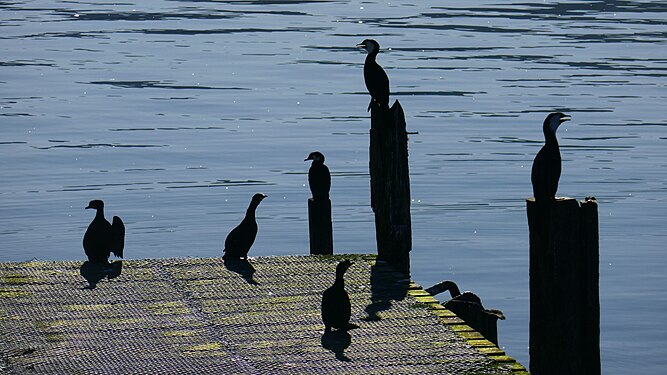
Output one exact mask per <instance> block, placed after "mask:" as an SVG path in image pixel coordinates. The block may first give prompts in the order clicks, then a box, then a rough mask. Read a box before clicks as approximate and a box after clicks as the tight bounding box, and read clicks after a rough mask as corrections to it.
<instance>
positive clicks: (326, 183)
mask: <svg viewBox="0 0 667 375" xmlns="http://www.w3.org/2000/svg"><path fill="white" fill-rule="evenodd" d="M308 160H312V161H313V163H312V164H311V165H310V169H309V170H308V185H309V186H310V192H311V193H312V194H313V199H315V200H324V199H329V190H330V189H331V173H330V172H329V168H328V167H327V166H326V165H324V155H323V154H322V153H321V152H318V151H314V152H311V153H310V155H308V157H307V158H305V159H303V161H308Z"/></svg>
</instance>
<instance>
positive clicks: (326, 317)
mask: <svg viewBox="0 0 667 375" xmlns="http://www.w3.org/2000/svg"><path fill="white" fill-rule="evenodd" d="M351 265H352V262H350V261H349V260H344V261H342V262H340V263H338V265H337V266H336V281H335V282H334V284H333V285H332V286H330V287H329V288H328V289H327V290H325V291H324V293H323V294H322V321H323V322H324V327H325V329H324V332H325V333H326V332H330V331H331V328H336V329H339V330H340V329H343V330H348V329H352V328H357V325H355V324H350V317H351V316H352V305H351V304H350V297H349V296H348V295H347V292H346V291H345V281H344V275H345V271H347V269H348V268H350V266H351Z"/></svg>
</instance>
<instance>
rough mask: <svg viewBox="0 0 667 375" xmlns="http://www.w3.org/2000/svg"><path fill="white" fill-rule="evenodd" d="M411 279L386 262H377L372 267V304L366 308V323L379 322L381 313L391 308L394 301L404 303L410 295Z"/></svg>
mask: <svg viewBox="0 0 667 375" xmlns="http://www.w3.org/2000/svg"><path fill="white" fill-rule="evenodd" d="M409 287H410V278H409V277H408V276H405V275H403V274H402V273H400V272H397V271H396V270H394V268H392V267H391V266H390V265H388V264H386V263H385V262H381V261H377V262H376V263H375V265H373V266H372V267H371V303H370V304H369V305H368V306H366V309H365V311H366V314H367V316H366V317H365V318H363V320H364V321H367V322H373V321H379V320H381V319H382V318H380V316H379V315H378V313H379V312H381V311H386V310H389V309H390V308H391V303H392V301H402V300H403V299H404V298H405V296H407V294H408V289H409Z"/></svg>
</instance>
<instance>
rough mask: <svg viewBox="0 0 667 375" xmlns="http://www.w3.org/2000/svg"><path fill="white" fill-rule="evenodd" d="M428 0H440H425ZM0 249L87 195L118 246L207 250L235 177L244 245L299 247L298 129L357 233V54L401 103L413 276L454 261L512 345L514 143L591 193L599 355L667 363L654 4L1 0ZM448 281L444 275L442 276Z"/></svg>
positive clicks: (517, 351) (269, 249) (659, 47)
mask: <svg viewBox="0 0 667 375" xmlns="http://www.w3.org/2000/svg"><path fill="white" fill-rule="evenodd" d="M443 4H446V5H443ZM0 9H1V11H0V121H1V123H0V129H1V130H0V159H1V160H2V162H1V163H0V173H1V180H0V245H1V248H2V254H1V255H0V261H22V260H29V259H33V258H37V259H46V260H64V259H84V254H83V250H82V247H81V238H82V236H83V233H84V231H85V228H86V227H87V225H88V223H89V222H90V220H91V219H92V216H93V214H92V212H90V211H85V210H84V209H83V208H84V207H85V206H86V204H87V202H88V201H89V200H91V199H95V198H101V199H104V200H105V202H106V204H107V216H108V217H111V216H112V215H120V216H121V217H122V218H123V220H124V221H125V224H126V226H127V228H128V234H127V243H126V250H125V251H126V254H127V255H128V257H129V258H156V257H185V256H197V257H210V256H217V255H220V253H221V248H222V243H223V241H224V238H225V236H226V234H227V232H228V231H229V230H230V229H231V228H232V227H233V226H234V225H236V224H237V223H238V222H239V221H240V219H241V217H242V215H243V213H244V211H245V209H246V206H247V204H248V202H249V199H250V197H251V196H252V194H253V193H255V192H257V191H262V192H264V193H266V194H268V195H269V198H268V199H267V200H265V201H264V202H263V203H262V205H261V206H260V208H259V211H258V222H259V225H260V234H259V236H258V239H257V242H256V243H255V246H254V247H253V250H252V255H256V256H260V255H284V254H303V253H306V252H307V249H308V232H307V221H306V210H307V208H306V200H307V198H308V196H309V191H308V188H307V185H306V178H307V177H306V172H307V169H308V164H307V163H305V162H303V159H304V158H305V157H306V156H307V155H308V153H309V152H310V151H313V150H320V151H322V152H323V153H324V154H325V155H326V156H327V164H328V165H329V167H330V168H331V170H332V172H333V187H332V201H333V204H334V222H335V223H334V235H335V240H334V245H335V247H336V251H337V252H370V251H374V249H375V240H374V228H373V216H372V212H371V209H370V207H369V200H370V199H369V177H368V141H369V137H368V129H369V126H370V122H369V116H368V113H367V112H366V106H367V104H368V100H369V97H368V94H367V93H366V89H365V87H364V83H363V78H362V66H363V61H364V53H363V52H361V51H359V50H357V49H355V48H354V45H355V44H356V43H359V42H361V41H362V40H363V39H364V38H366V37H372V38H375V39H377V40H378V41H379V42H380V44H381V46H382V52H381V54H380V56H379V58H378V60H379V62H380V64H381V65H383V66H384V67H385V69H386V71H387V73H388V75H389V77H390V80H391V86H392V91H393V92H392V95H393V99H399V100H400V101H401V103H402V105H403V107H404V109H405V111H406V114H407V122H408V129H409V130H410V131H417V132H419V134H417V135H412V136H411V137H410V144H409V150H410V168H411V179H412V194H413V200H414V202H413V206H412V215H413V218H412V222H413V233H414V250H413V254H412V262H413V278H414V279H415V280H416V281H417V282H419V283H421V284H423V285H424V286H430V285H431V284H434V283H436V282H439V281H441V280H444V279H453V280H455V281H456V282H458V283H459V285H460V286H461V288H462V289H464V290H473V291H475V292H476V293H477V294H479V295H480V296H481V297H482V300H483V301H484V304H485V306H486V307H488V308H497V309H501V310H503V311H504V312H505V314H506V315H507V317H508V319H507V320H506V321H501V322H499V331H500V342H501V346H503V347H504V348H505V349H506V351H507V352H508V353H509V354H510V355H512V356H514V357H516V358H517V359H519V360H520V361H521V362H522V363H524V364H526V365H528V302H529V301H528V231H527V220H526V213H525V201H524V200H525V198H527V197H528V196H530V195H531V186H530V165H531V162H532V159H533V157H534V155H535V153H536V152H537V150H538V148H539V147H540V144H541V142H542V133H541V124H542V120H543V119H544V117H545V116H546V114H547V113H548V112H550V111H553V110H561V111H563V112H566V113H568V114H571V115H572V118H573V121H571V122H568V123H566V124H565V126H564V127H561V129H560V130H559V138H560V141H561V147H562V154H563V176H562V178H561V183H560V188H559V195H563V196H573V197H577V198H583V197H585V196H588V195H594V196H596V197H597V198H598V200H599V203H600V212H599V214H600V230H601V233H600V236H601V238H600V240H601V249H600V252H601V254H600V258H601V263H600V272H601V279H600V282H601V307H602V342H601V345H602V361H603V372H604V373H605V374H626V373H638V372H641V373H659V372H661V371H664V369H665V368H666V367H667V356H665V352H664V344H665V342H664V337H665V336H667V329H665V326H664V323H663V321H664V319H663V318H662V314H664V311H665V310H666V309H667V292H666V291H665V285H667V274H666V273H665V271H664V269H665V268H666V267H667V260H666V259H667V258H666V257H665V255H664V251H665V250H664V248H665V246H664V243H665V242H666V241H667V231H665V230H664V226H665V221H666V220H665V219H666V218H667V198H666V195H667V173H665V167H666V166H667V133H666V132H665V130H666V129H667V128H666V127H667V118H666V113H665V109H664V105H665V101H666V99H667V90H665V89H666V84H667V78H666V76H667V48H666V47H667V27H666V24H667V22H666V21H665V19H666V17H667V5H666V4H665V3H664V2H661V1H643V2H640V1H569V2H562V3H555V2H551V1H549V2H546V1H545V2H523V1H522V2H519V1H503V2H495V3H494V2H484V1H450V2H439V1H419V2H400V1H399V2H391V3H387V2H374V1H365V2H361V3H356V2H343V1H336V2H327V1H312V2H308V1H216V2H208V1H197V0H180V1H179V0H173V1H169V0H165V1H158V0H145V1H141V2H139V1H136V2H133V1H123V2H117V3H116V2H93V1H90V2H87V1H62V2H56V1H21V0H16V1H0ZM443 298H446V296H443Z"/></svg>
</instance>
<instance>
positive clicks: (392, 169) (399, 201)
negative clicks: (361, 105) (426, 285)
mask: <svg viewBox="0 0 667 375" xmlns="http://www.w3.org/2000/svg"><path fill="white" fill-rule="evenodd" d="M370 138H371V139H370V158H369V159H370V162H369V168H370V176H371V207H372V208H373V212H375V237H376V241H377V247H378V260H383V261H386V262H388V263H389V264H391V265H392V266H393V267H394V268H396V269H397V270H398V271H400V272H403V273H405V274H406V275H409V274H410V250H411V249H412V224H411V219H410V172H409V168H408V133H407V131H406V123H405V115H404V113H403V108H401V104H400V103H399V102H398V101H396V102H395V103H394V105H393V106H392V107H391V109H389V110H388V111H387V110H386V109H383V108H381V107H378V106H372V108H371V131H370Z"/></svg>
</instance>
